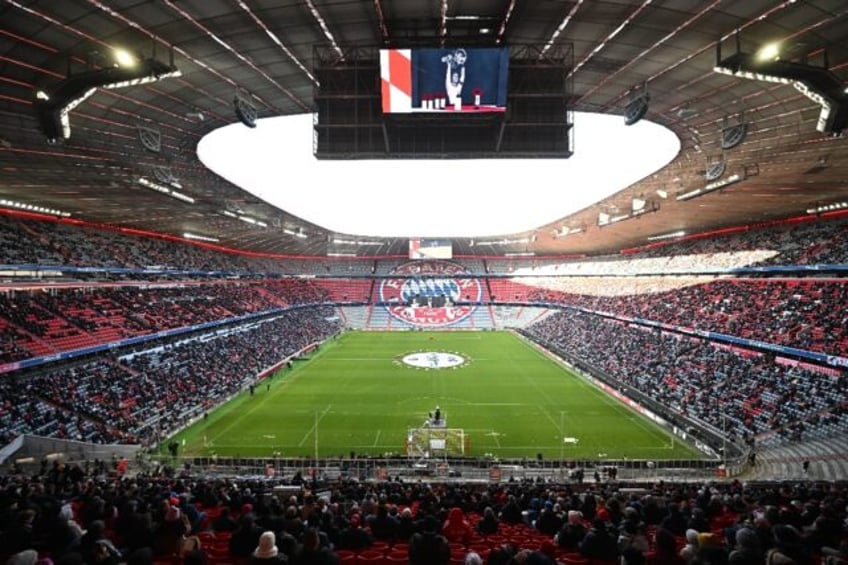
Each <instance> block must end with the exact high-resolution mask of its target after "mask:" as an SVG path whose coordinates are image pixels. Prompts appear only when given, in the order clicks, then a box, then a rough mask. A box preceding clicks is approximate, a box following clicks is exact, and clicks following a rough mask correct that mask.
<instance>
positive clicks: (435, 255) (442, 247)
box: [409, 239, 453, 259]
mask: <svg viewBox="0 0 848 565" xmlns="http://www.w3.org/2000/svg"><path fill="white" fill-rule="evenodd" d="M452 257H453V244H452V243H451V242H450V240H444V239H410V240H409V258H410V259H451V258H452Z"/></svg>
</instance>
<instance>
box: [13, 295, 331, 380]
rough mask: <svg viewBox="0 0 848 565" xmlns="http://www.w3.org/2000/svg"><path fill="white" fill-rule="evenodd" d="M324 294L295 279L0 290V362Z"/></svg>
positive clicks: (310, 300)
mask: <svg viewBox="0 0 848 565" xmlns="http://www.w3.org/2000/svg"><path fill="white" fill-rule="evenodd" d="M327 298H328V292H327V291H326V290H325V289H323V288H321V287H320V286H318V285H316V284H313V283H312V282H310V281H307V280H303V279H295V278H283V279H273V280H260V281H250V282H232V281H220V282H218V283H204V284H179V285H176V286H172V287H137V286H121V287H117V286H116V287H100V286H94V287H84V288H79V289H62V290H59V289H56V290H53V291H52V292H44V291H41V290H36V291H33V292H16V293H14V294H0V321H2V323H0V344H2V347H0V364H2V363H6V362H11V361H17V360H20V359H23V358H27V357H35V356H38V355H44V354H50V353H56V352H60V351H68V350H73V349H79V348H82V347H88V346H92V345H97V344H100V343H110V342H114V341H118V340H120V339H123V338H126V337H132V336H138V335H147V334H152V333H156V332H160V331H163V330H169V329H174V328H181V327H187V326H192V325H196V324H202V323H206V322H214V321H217V320H225V319H228V318H233V317H236V316H242V315H246V314H253V313H260V312H265V311H270V310H277V309H282V308H287V307H289V306H292V305H298V304H320V303H322V302H325V301H326V300H327ZM22 334H23V335H25V336H26V337H28V338H29V339H27V340H25V341H21V340H20V339H19V338H20V336H21V335H22ZM13 343H17V344H19V345H18V346H17V347H14V346H11V344H13ZM7 344H9V345H7ZM21 349H24V350H26V351H28V352H29V355H26V354H25V352H22V351H21ZM22 353H24V354H23V355H22ZM5 355H8V357H7V356H5Z"/></svg>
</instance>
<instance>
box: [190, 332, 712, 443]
mask: <svg viewBox="0 0 848 565" xmlns="http://www.w3.org/2000/svg"><path fill="white" fill-rule="evenodd" d="M433 353H437V354H442V355H433ZM404 359H406V361H408V362H405V361H404ZM460 362H461V364H460V365H458V366H455V367H448V365H450V364H453V363H460ZM410 363H411V364H410ZM437 406H438V407H439V408H440V410H441V413H442V414H443V417H444V419H445V420H446V423H447V427H448V428H451V429H461V430H462V432H461V434H462V435H461V436H460V437H462V438H464V440H463V441H462V444H461V445H462V448H463V449H465V450H466V453H465V455H468V456H472V457H482V456H487V455H491V456H495V457H501V458H519V457H528V458H535V457H536V456H537V454H539V453H541V454H542V455H543V456H544V458H545V459H559V458H560V457H561V456H562V457H564V458H566V459H578V458H579V459H587V458H588V459H594V458H599V457H601V458H625V457H626V458H630V459H677V458H699V457H700V455H699V454H698V452H697V451H695V450H693V449H692V448H690V447H689V446H688V445H686V444H684V443H682V442H680V441H674V439H673V438H672V436H671V435H670V434H669V433H667V432H666V431H664V430H663V429H661V428H660V427H659V426H657V425H656V424H654V423H653V422H651V421H650V420H648V419H646V418H644V417H642V416H639V415H637V414H636V413H635V412H633V411H632V410H631V409H630V408H627V407H625V406H624V405H623V404H622V403H621V402H619V401H618V400H615V399H613V398H611V397H610V396H609V395H607V394H606V393H604V392H602V391H600V390H599V389H598V388H596V387H595V386H594V385H592V384H590V383H588V382H587V381H586V380H584V379H583V378H581V377H578V376H576V375H574V374H572V373H571V372H570V371H568V370H567V369H566V368H565V367H563V366H562V365H561V364H560V363H558V362H557V361H555V360H554V359H552V358H550V357H549V356H547V355H546V354H544V353H543V352H540V351H539V350H537V349H536V348H535V347H534V346H533V345H531V344H529V343H527V342H525V341H524V340H523V339H522V338H520V337H519V336H516V335H514V334H512V333H510V332H347V333H345V334H343V335H341V336H339V337H338V338H336V339H333V340H331V341H329V342H327V343H326V344H323V345H322V346H321V348H320V350H318V351H316V352H314V353H313V354H312V355H311V357H310V358H308V359H305V360H299V361H296V362H295V363H294V366H293V368H291V369H286V370H284V371H282V372H280V373H277V374H276V375H275V376H273V377H271V378H269V379H267V380H265V381H263V382H261V383H259V384H258V385H257V386H256V389H255V393H254V394H253V395H250V394H248V393H246V392H245V393H242V394H240V395H239V396H238V397H236V398H234V399H233V400H232V401H230V402H229V403H227V404H226V405H224V406H222V407H220V408H218V409H216V410H215V411H213V412H211V413H210V414H209V415H208V417H207V418H206V419H202V420H200V421H198V422H196V423H195V424H194V425H192V426H191V427H189V428H187V429H185V430H183V431H182V432H180V433H179V434H177V435H176V436H174V438H175V439H176V440H177V441H179V442H180V443H181V444H182V447H181V448H180V454H181V455H189V456H212V455H219V456H228V457H229V456H235V457H277V456H279V457H298V456H314V455H315V454H316V453H317V454H318V456H320V457H335V456H347V455H348V454H350V452H352V451H353V452H356V453H357V454H369V455H385V454H397V455H404V454H405V453H406V444H407V439H408V437H409V436H408V434H409V430H410V429H415V428H422V427H423V426H424V425H425V421H426V419H427V418H428V414H429V413H430V412H433V411H434V410H435V408H436V407H437ZM565 438H569V439H568V441H567V442H566V441H564V440H565ZM575 440H576V441H575Z"/></svg>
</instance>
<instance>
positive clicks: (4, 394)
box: [0, 307, 340, 443]
mask: <svg viewBox="0 0 848 565" xmlns="http://www.w3.org/2000/svg"><path fill="white" fill-rule="evenodd" d="M339 329H340V326H339V323H338V321H333V311H332V309H331V308H328V307H314V308H301V309H296V310H290V311H286V312H284V313H282V314H280V315H278V316H275V317H273V318H270V319H266V320H261V321H256V322H252V323H250V324H247V325H240V326H237V327H234V328H228V329H226V330H218V331H216V332H215V333H212V334H205V335H202V336H199V337H194V338H191V339H183V340H182V341H179V342H173V343H170V344H168V345H164V346H157V347H154V348H153V349H150V350H147V351H142V352H138V353H134V354H127V355H124V356H122V357H119V358H113V357H110V356H103V357H100V358H97V359H95V360H92V361H86V362H84V363H81V364H73V365H68V366H64V367H61V368H57V369H52V370H47V371H44V372H42V374H39V375H36V376H20V377H15V376H14V375H13V376H12V377H10V378H7V379H5V380H4V381H3V383H4V384H3V386H2V387H0V407H2V410H0V443H7V442H8V441H10V440H11V439H13V438H14V437H15V436H17V435H19V434H21V433H36V434H38V435H43V436H48V437H60V438H63V439H77V440H84V441H94V442H97V443H102V442H106V441H108V442H120V443H137V442H149V441H151V440H155V439H158V436H159V435H160V434H167V433H168V432H172V431H174V430H175V429H177V428H178V427H179V426H181V425H183V424H185V423H186V421H187V420H188V419H189V418H190V417H192V416H196V415H197V414H198V413H200V412H202V411H204V410H206V409H208V408H210V407H212V406H214V405H216V404H217V403H219V402H221V401H223V400H225V399H226V398H228V397H229V396H231V395H233V394H234V393H236V392H238V391H239V390H241V389H243V388H244V387H245V386H246V384H247V383H250V382H252V381H253V380H254V379H255V378H256V377H257V375H259V374H260V373H261V372H262V371H263V370H264V369H267V368H269V367H271V366H273V365H274V364H276V363H279V362H280V361H283V360H284V359H286V358H287V357H289V356H291V355H294V354H295V353H297V352H298V351H300V350H302V349H303V348H305V347H307V346H308V345H311V344H314V343H320V342H321V341H323V340H325V339H327V338H328V337H330V336H332V335H334V334H335V333H337V332H338V331H339Z"/></svg>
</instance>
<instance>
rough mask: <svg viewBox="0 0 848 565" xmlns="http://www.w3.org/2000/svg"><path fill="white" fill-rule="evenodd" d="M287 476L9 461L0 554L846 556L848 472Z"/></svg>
mask: <svg viewBox="0 0 848 565" xmlns="http://www.w3.org/2000/svg"><path fill="white" fill-rule="evenodd" d="M284 482H285V483H286V484H288V485H290V488H289V490H287V491H286V492H285V493H284V494H277V492H278V491H276V490H275V488H274V487H276V486H278V481H275V482H273V483H270V482H265V481H259V480H250V479H240V480H234V479H227V478H220V479H214V478H202V477H196V476H192V475H190V474H189V473H187V472H185V473H182V474H180V475H178V476H174V475H173V474H164V475H157V476H149V475H135V476H132V474H130V475H125V476H122V477H119V476H116V473H115V472H114V471H113V470H112V466H111V465H107V464H106V463H104V462H99V461H95V462H94V463H93V464H86V465H85V466H84V467H80V466H77V465H64V464H62V463H59V462H56V463H54V464H53V465H52V466H50V465H45V466H43V467H42V470H41V472H40V473H38V474H35V475H25V474H22V473H15V472H10V473H8V474H3V475H0V489H1V490H0V548H2V550H0V554H2V555H0V557H2V558H6V557H8V556H12V557H11V558H12V559H25V558H26V559H29V561H10V562H11V563H34V562H35V560H36V558H38V557H41V558H42V559H50V561H51V562H52V563H55V564H71V563H85V564H87V565H88V564H102V563H110V564H115V563H130V564H152V563H157V564H164V563H171V564H179V563H185V564H197V563H212V564H224V563H228V564H237V565H242V564H248V563H250V564H253V563H263V562H268V560H271V561H270V562H275V563H279V562H289V563H292V564H298V565H300V564H303V565H306V564H316V563H320V564H334V563H350V562H354V560H355V559H357V558H358V559H359V562H360V563H383V562H390V563H408V564H409V565H419V564H421V565H448V564H449V563H457V562H465V563H489V564H492V565H507V564H510V565H512V564H515V565H522V564H527V565H533V564H537V565H552V564H553V563H555V562H556V561H559V562H562V563H590V562H592V563H598V564H613V563H621V564H623V565H640V564H646V563H647V564H650V565H666V564H674V565H687V564H690V563H694V564H698V565H707V564H728V563H732V564H734V565H739V564H751V565H764V564H769V565H772V564H777V563H792V564H796V565H813V564H814V563H819V562H820V561H824V560H825V559H828V560H829V561H828V563H833V564H837V563H844V560H845V558H846V549H848V547H846V541H848V538H846V534H848V530H846V527H847V526H848V523H846V518H847V517H848V516H846V494H848V492H846V489H845V486H844V485H833V484H816V483H812V482H798V483H794V484H787V485H782V484H742V483H739V482H729V483H723V484H716V483H667V482H658V483H655V484H653V485H631V484H626V483H618V482H617V481H611V482H598V483H595V484H563V483H543V482H513V481H510V482H507V483H502V484H479V483H475V484H467V483H462V482H454V483H450V484H441V483H424V482H418V481H416V482H412V483H410V482H403V481H401V480H399V479H396V480H388V481H384V482H360V481H353V480H349V479H338V480H334V481H332V482H325V481H323V480H320V479H315V480H313V481H309V480H308V481H303V480H302V478H301V477H300V476H295V477H289V478H288V479H287V480H285V481H284ZM291 486H293V487H295V488H293V489H292V488H291ZM24 552H29V553H24ZM590 560H591V561H590ZM44 563H47V561H44Z"/></svg>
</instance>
